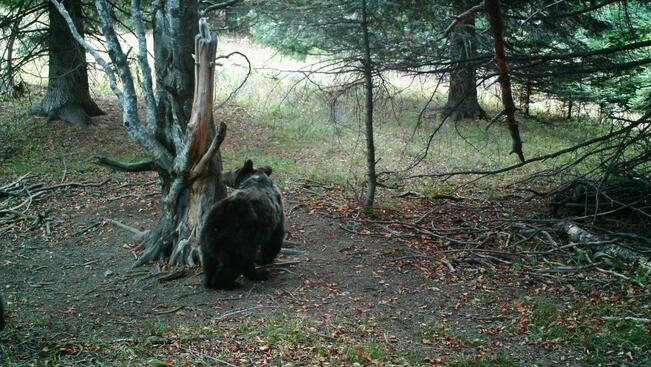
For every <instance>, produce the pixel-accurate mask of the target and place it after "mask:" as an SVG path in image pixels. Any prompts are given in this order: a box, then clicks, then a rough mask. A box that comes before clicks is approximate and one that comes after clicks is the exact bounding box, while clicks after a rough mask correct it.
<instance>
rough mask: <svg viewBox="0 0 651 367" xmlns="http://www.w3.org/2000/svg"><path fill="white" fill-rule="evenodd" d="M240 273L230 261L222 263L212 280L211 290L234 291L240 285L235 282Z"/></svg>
mask: <svg viewBox="0 0 651 367" xmlns="http://www.w3.org/2000/svg"><path fill="white" fill-rule="evenodd" d="M240 274H242V272H241V271H240V269H239V268H238V267H237V266H235V265H234V264H233V262H232V261H224V263H223V264H222V266H221V267H220V268H219V270H217V273H216V274H215V276H214V277H213V279H212V284H211V287H210V288H212V289H236V288H239V287H240V285H239V284H238V283H237V282H236V281H235V279H237V277H239V276H240Z"/></svg>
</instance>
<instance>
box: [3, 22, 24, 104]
mask: <svg viewBox="0 0 651 367" xmlns="http://www.w3.org/2000/svg"><path fill="white" fill-rule="evenodd" d="M19 26H20V23H19V22H17V21H16V22H14V24H13V26H12V27H11V33H10V34H9V37H8V39H7V48H6V49H5V55H4V59H5V65H6V66H5V71H4V73H0V94H6V95H9V96H11V97H14V98H17V97H20V95H16V93H15V92H16V89H15V88H16V85H15V79H14V77H15V76H14V43H15V42H16V37H17V36H18V31H19Z"/></svg>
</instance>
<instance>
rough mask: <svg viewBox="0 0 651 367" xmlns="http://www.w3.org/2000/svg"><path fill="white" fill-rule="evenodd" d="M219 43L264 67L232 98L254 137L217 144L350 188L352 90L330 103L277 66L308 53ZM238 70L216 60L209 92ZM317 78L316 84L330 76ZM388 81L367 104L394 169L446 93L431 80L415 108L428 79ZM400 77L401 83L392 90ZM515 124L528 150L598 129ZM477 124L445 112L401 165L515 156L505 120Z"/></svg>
mask: <svg viewBox="0 0 651 367" xmlns="http://www.w3.org/2000/svg"><path fill="white" fill-rule="evenodd" d="M222 46H223V47H225V48H226V50H225V51H224V53H226V52H228V51H231V50H234V49H238V50H240V51H242V52H244V53H245V54H247V55H248V56H249V58H250V59H252V60H253V64H254V66H260V67H262V66H264V67H265V68H263V69H257V70H254V71H253V73H252V75H251V76H250V77H249V79H248V82H247V84H246V85H245V86H244V87H243V88H242V89H241V90H240V91H239V92H238V94H237V96H236V97H235V98H234V99H233V100H232V101H233V102H234V103H235V104H237V105H238V106H242V107H244V108H245V109H246V111H247V114H248V115H247V116H246V117H247V118H248V119H249V120H250V122H251V123H252V124H251V125H248V126H243V127H239V128H240V129H242V133H243V134H248V133H253V134H256V135H258V134H261V132H263V131H264V132H265V133H264V134H263V136H264V138H262V139H261V141H260V142H254V144H255V145H250V144H244V145H240V146H237V147H234V151H233V152H228V153H225V154H226V158H227V161H229V160H230V159H233V158H234V157H236V156H240V157H241V156H250V157H252V158H254V159H257V160H259V161H263V162H265V163H269V164H271V163H275V164H276V165H277V167H278V170H279V171H285V172H288V173H289V172H291V174H292V175H294V176H295V177H296V178H300V179H310V180H315V181H322V182H329V183H337V184H342V185H349V186H350V187H354V188H357V189H360V187H361V186H362V183H363V180H364V172H365V145H364V141H363V134H364V131H363V116H362V111H363V95H362V90H359V89H355V90H350V91H348V92H346V93H344V94H342V95H341V96H339V98H338V99H337V100H336V103H334V104H333V103H332V102H333V100H332V93H330V92H328V91H323V90H320V89H319V88H316V87H314V85H313V84H312V83H311V82H310V81H307V80H305V79H304V78H303V76H302V74H299V73H282V72H279V71H278V70H292V69H293V70H295V69H297V68H299V67H303V68H308V65H310V63H312V62H315V60H307V61H305V62H303V63H300V62H298V61H296V60H291V59H286V58H282V57H279V56H272V55H271V52H270V50H268V49H265V48H261V47H259V46H256V45H253V44H251V43H249V42H246V41H241V40H240V41H238V40H226V41H223V42H222ZM244 76H245V68H244V67H243V65H241V64H238V62H237V61H235V62H233V63H228V62H227V63H225V65H224V67H222V68H220V69H219V71H218V77H217V85H218V88H217V90H218V91H219V96H218V100H225V99H226V98H227V97H228V95H229V93H230V91H232V90H234V89H235V88H236V87H237V86H238V85H239V84H240V83H241V81H242V80H243V79H244ZM316 78H318V76H317V77H316ZM323 79H324V77H321V82H323V83H324V84H328V83H332V81H327V80H323ZM389 80H390V81H391V83H392V85H390V86H389V87H388V93H383V94H382V93H380V94H382V96H381V97H379V98H378V100H377V101H376V106H377V107H376V110H375V114H376V144H377V156H378V158H379V163H378V165H379V167H378V168H379V169H378V170H379V171H393V170H401V169H404V168H406V167H407V166H408V165H409V164H410V163H411V162H412V161H413V160H414V159H416V158H417V157H418V156H419V155H420V154H422V153H423V151H424V149H425V147H426V145H427V142H428V140H429V139H430V135H431V134H432V133H433V132H434V131H435V130H436V129H437V127H438V126H439V124H440V121H441V118H442V116H441V115H440V113H439V111H440V107H441V106H442V105H443V104H444V102H445V93H446V91H445V89H444V88H439V91H438V92H437V93H436V94H435V97H434V99H433V102H432V103H431V104H430V106H429V107H427V108H426V109H425V110H424V111H423V108H424V106H425V105H426V101H427V100H428V98H429V97H430V95H431V93H432V92H433V91H434V88H435V81H434V80H431V79H420V78H419V79H414V80H412V79H409V78H406V77H399V76H395V75H393V76H390V78H389ZM406 84H410V87H409V88H408V89H402V88H403V87H404V86H405V85H406ZM481 100H482V103H483V104H484V107H485V108H486V109H487V110H489V111H498V110H499V109H500V107H499V101H498V100H497V99H496V98H495V95H494V91H493V89H490V90H484V91H483V93H481ZM333 106H334V107H333ZM543 107H544V106H543ZM333 111H334V112H333ZM546 112H547V111H546ZM421 113H422V119H421V120H419V116H420V115H421ZM333 115H334V118H333ZM520 124H521V131H522V138H523V141H524V144H525V152H526V154H527V156H528V157H533V156H538V155H542V154H547V153H550V152H554V151H556V150H558V149H562V148H566V147H568V146H571V145H573V144H575V143H577V142H580V141H583V140H584V139H586V138H589V137H593V136H595V135H596V134H597V133H598V132H599V131H601V127H600V126H597V125H592V124H589V123H587V122H585V121H582V122H581V123H580V124H579V123H577V122H576V121H559V122H555V123H553V122H540V121H537V120H535V119H524V118H521V120H520ZM486 125H487V122H486V121H459V122H455V121H448V122H447V123H445V124H444V125H442V126H441V128H440V130H439V131H438V133H436V135H434V136H433V138H432V142H431V146H430V148H429V153H428V155H427V157H426V158H425V159H424V160H423V163H422V164H421V165H420V166H419V167H418V168H416V169H415V170H414V171H413V172H411V173H410V174H423V173H429V172H447V171H456V170H467V169H484V170H489V169H495V168H500V167H504V166H508V165H511V164H513V163H516V161H515V158H514V157H513V156H512V155H509V151H510V146H511V140H510V136H509V132H508V131H507V129H506V127H505V126H503V125H500V124H496V125H495V126H493V127H491V128H490V129H489V130H486ZM232 128H234V129H237V128H238V127H232ZM555 163H558V162H546V163H542V164H534V165H531V166H528V167H526V168H524V169H522V170H520V171H517V172H513V173H511V174H509V175H508V176H506V177H504V176H503V177H500V178H496V179H490V181H489V182H488V183H489V184H488V185H486V186H495V184H503V183H509V182H513V181H514V180H517V179H520V178H522V177H523V176H526V175H527V174H529V173H532V172H534V171H536V170H539V169H541V168H549V167H550V166H553V165H554V164H555ZM588 164H589V163H588ZM455 182H456V183H458V182H459V181H455ZM453 183H454V182H453ZM408 188H409V189H415V190H419V191H422V192H425V193H430V192H441V191H443V192H445V191H446V190H450V189H451V187H450V184H443V185H441V184H437V185H436V186H434V185H433V183H432V182H431V181H429V180H420V181H412V182H410V183H409V184H408Z"/></svg>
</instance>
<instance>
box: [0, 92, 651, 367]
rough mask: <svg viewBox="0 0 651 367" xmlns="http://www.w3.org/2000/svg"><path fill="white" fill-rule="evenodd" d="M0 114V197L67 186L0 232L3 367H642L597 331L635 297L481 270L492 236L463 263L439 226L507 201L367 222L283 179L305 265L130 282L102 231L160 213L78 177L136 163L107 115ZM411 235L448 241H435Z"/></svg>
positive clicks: (432, 206)
mask: <svg viewBox="0 0 651 367" xmlns="http://www.w3.org/2000/svg"><path fill="white" fill-rule="evenodd" d="M3 104H4V105H3V106H2V107H3V108H2V111H4V112H1V113H0V126H2V127H4V128H5V130H4V132H3V130H0V139H2V144H0V150H1V152H0V186H3V185H6V184H9V183H11V182H14V181H16V180H17V179H18V178H19V177H20V176H22V175H23V174H25V173H27V172H31V175H30V176H29V177H28V178H26V180H29V182H31V183H33V184H36V183H40V184H43V185H45V187H52V186H53V185H60V184H69V183H82V185H63V186H61V187H57V188H52V189H51V190H48V191H47V193H46V194H45V195H44V196H42V197H41V198H40V200H36V201H34V202H33V203H31V204H30V205H31V207H30V211H29V212H28V213H29V218H24V219H23V220H20V221H17V222H14V223H13V224H12V225H11V226H6V225H5V226H2V227H0V294H1V295H2V297H3V299H4V301H5V304H6V305H7V307H6V308H7V313H8V327H7V329H6V330H5V331H3V332H0V365H2V366H26V365H52V366H54V365H56V366H68V365H70V366H72V365H79V366H89V365H103V366H122V365H124V366H126V365H137V366H142V365H150V366H197V365H205V366H222V365H223V366H232V365H236V366H266V365H279V366H280V365H282V366H362V365H377V366H430V365H432V366H446V365H450V366H581V365H590V366H596V365H617V366H644V365H646V366H648V365H650V364H651V357H649V355H651V354H650V352H651V341H650V338H651V335H650V333H649V330H648V328H645V327H643V326H640V325H637V324H635V323H633V324H631V323H628V322H607V321H604V320H603V317H604V316H627V315H629V314H634V315H637V316H640V312H642V313H644V312H646V313H647V314H646V315H644V314H642V315H641V316H643V317H648V312H649V308H648V304H649V297H648V292H646V291H645V290H643V289H640V288H638V287H634V286H632V285H630V284H625V283H621V282H612V281H603V282H595V281H594V280H593V279H592V278H590V279H588V278H584V277H583V276H581V275H576V274H538V273H536V272H533V271H531V264H529V263H527V262H526V261H524V260H521V259H519V258H516V259H512V258H508V260H504V259H502V258H498V260H500V259H501V260H502V261H497V262H495V261H488V260H494V259H495V258H496V256H487V255H486V254H491V252H490V251H491V249H492V250H494V251H495V253H499V252H500V251H501V250H500V249H502V248H503V247H504V246H508V243H506V244H504V243H503V241H502V240H503V239H504V238H508V233H506V234H504V233H502V234H500V235H499V236H497V235H496V236H495V237H494V240H489V239H487V240H486V241H484V243H483V246H484V247H483V249H485V250H487V251H488V252H484V253H482V252H481V251H480V252H472V251H464V249H465V250H467V248H466V245H464V240H465V239H467V236H468V235H465V234H463V233H460V232H459V233H457V232H454V231H453V229H454V228H459V227H465V228H471V227H472V226H473V225H479V224H482V225H484V224H485V223H490V221H492V220H494V221H496V222H497V221H500V220H501V222H500V223H504V222H508V220H509V218H518V217H521V216H526V215H530V214H531V213H534V212H535V211H536V210H538V211H539V210H540V208H541V207H542V205H543V203H541V202H537V201H529V202H526V203H523V202H522V200H519V199H518V198H519V195H518V193H517V192H514V193H509V192H506V193H505V195H503V196H501V197H499V198H494V197H491V196H489V195H486V194H485V192H484V193H482V191H481V190H477V191H476V192H474V193H473V195H472V196H466V197H462V198H459V197H452V196H449V197H439V198H433V197H427V196H422V195H418V194H414V193H406V194H405V195H393V194H391V193H384V194H383V195H386V196H387V197H391V199H392V200H391V206H386V207H383V206H379V207H378V209H377V211H376V213H374V215H373V216H369V215H368V214H364V212H363V211H362V210H360V208H359V205H358V203H357V200H356V199H355V198H354V195H351V194H350V193H349V190H346V189H344V188H343V187H341V186H340V185H336V184H332V183H322V182H315V181H313V180H300V179H297V178H293V179H292V180H287V177H284V179H285V181H284V182H287V181H291V182H293V183H292V184H291V185H286V186H284V187H282V190H283V193H284V195H285V203H286V204H285V206H286V211H287V217H288V221H289V230H290V233H291V239H292V240H294V241H296V242H297V243H300V245H297V246H296V250H300V251H302V252H304V255H296V256H290V257H286V256H282V257H281V258H280V259H279V260H280V261H283V262H292V263H295V264H293V265H291V266H283V267H278V268H275V269H273V271H272V273H273V275H274V276H273V278H272V279H271V280H269V281H267V282H263V283H252V282H248V281H243V283H242V284H243V286H242V288H241V289H238V290H235V291H209V290H205V289H204V288H203V285H202V278H201V276H200V269H199V268H189V269H169V268H167V267H166V266H165V265H164V264H147V265H145V266H142V267H139V268H132V264H133V263H134V260H135V256H136V255H137V251H136V250H135V245H136V244H135V243H134V242H133V241H132V240H131V238H130V236H129V233H127V232H125V231H123V230H121V229H119V228H117V227H115V226H114V225H112V224H111V223H110V222H109V221H108V220H107V218H108V219H113V220H117V221H119V222H122V223H125V224H128V225H130V226H135V227H138V228H142V229H146V228H149V227H151V226H152V225H153V224H154V223H155V221H156V218H157V215H158V201H159V199H160V195H159V194H158V186H157V181H156V177H155V176H154V175H141V174H140V175H133V174H123V173H117V172H111V171H108V170H105V169H103V168H100V167H95V166H93V165H92V164H90V163H89V162H91V161H92V156H94V155H109V156H111V157H113V158H118V159H135V158H137V157H138V154H134V153H133V152H134V151H137V148H136V146H135V145H134V144H133V143H132V141H131V139H130V138H129V137H128V136H126V133H125V130H124V129H123V128H122V126H121V124H120V122H119V117H118V116H119V111H118V110H117V108H110V109H109V111H108V112H109V115H108V116H103V117H100V118H97V119H96V120H95V122H94V124H93V125H92V126H90V127H89V128H87V129H83V128H79V127H74V126H70V125H66V124H64V123H61V122H49V123H48V122H45V121H44V120H43V119H38V118H31V117H24V116H23V117H19V116H18V113H17V112H13V111H14V110H13V108H14V107H15V106H12V105H10V104H9V103H6V104H5V103H4V102H3ZM17 121H19V122H17ZM19 124H24V125H19ZM229 126H230V128H229V131H232V132H234V133H233V134H231V135H229V137H228V138H227V141H226V143H225V145H224V147H223V149H224V150H225V151H228V150H229V149H232V150H235V149H236V147H237V146H238V145H241V144H244V143H247V144H248V143H250V141H253V140H261V139H260V136H264V135H265V133H266V130H265V129H266V128H265V127H264V126H260V125H250V124H249V123H248V122H247V121H230V125H229ZM237 131H240V132H251V131H254V132H255V133H250V134H249V133H247V134H244V133H240V134H238V133H237ZM245 139H249V140H250V141H248V142H244V141H243V140H245ZM256 144H257V143H256ZM243 159H244V157H238V158H237V160H238V161H239V160H243ZM233 161H235V159H233ZM227 167H228V166H227ZM277 174H279V175H280V177H283V175H285V176H288V175H289V176H291V173H289V172H285V173H283V172H278V173H277ZM0 209H2V208H0ZM422 223H425V224H431V225H432V226H436V228H438V229H440V230H443V231H444V232H445V230H450V232H449V233H454V234H450V235H449V238H447V237H446V238H438V239H437V238H436V236H434V235H433V234H432V233H431V232H427V231H424V230H423V229H422V228H423V227H420V226H419V224H422ZM430 228H431V227H430ZM507 230H508V228H507V227H504V226H502V227H500V229H499V231H507ZM450 239H452V241H450ZM501 239H502V240H501ZM455 241H458V242H455ZM507 242H508V240H507ZM509 251H512V250H509ZM482 254H483V255H482ZM484 255H486V256H484Z"/></svg>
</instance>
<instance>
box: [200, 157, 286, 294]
mask: <svg viewBox="0 0 651 367" xmlns="http://www.w3.org/2000/svg"><path fill="white" fill-rule="evenodd" d="M243 174H244V175H246V176H248V177H246V179H244V180H243V181H242V183H241V184H240V187H239V189H237V190H235V191H234V192H233V193H232V194H231V195H229V196H228V197H226V198H225V199H223V200H221V201H219V202H218V203H216V204H215V205H214V206H213V207H212V208H211V209H210V211H209V212H208V215H207V217H206V220H205V222H204V226H203V229H202V231H201V237H200V239H199V241H200V242H199V243H200V247H201V253H202V265H203V271H204V277H205V286H206V287H208V288H212V289H232V288H236V287H237V286H238V284H237V282H236V281H235V280H236V279H237V278H238V277H239V276H240V275H242V274H243V275H244V276H245V277H246V278H248V279H249V280H255V281H261V280H267V279H268V278H269V273H268V272H265V271H257V270H256V269H255V263H259V264H270V263H272V262H273V261H274V259H275V258H276V256H277V255H278V252H280V248H281V246H282V242H283V238H284V236H285V226H284V215H283V205H282V198H281V195H280V190H278V187H276V185H275V184H274V183H273V181H271V179H270V178H269V176H268V175H270V174H271V169H270V168H268V167H265V168H259V169H257V170H254V169H253V163H252V162H251V161H250V160H249V161H247V162H246V163H245V165H244V167H242V169H241V172H240V175H239V176H238V177H240V178H242V175H243Z"/></svg>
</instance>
